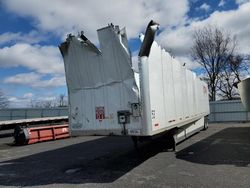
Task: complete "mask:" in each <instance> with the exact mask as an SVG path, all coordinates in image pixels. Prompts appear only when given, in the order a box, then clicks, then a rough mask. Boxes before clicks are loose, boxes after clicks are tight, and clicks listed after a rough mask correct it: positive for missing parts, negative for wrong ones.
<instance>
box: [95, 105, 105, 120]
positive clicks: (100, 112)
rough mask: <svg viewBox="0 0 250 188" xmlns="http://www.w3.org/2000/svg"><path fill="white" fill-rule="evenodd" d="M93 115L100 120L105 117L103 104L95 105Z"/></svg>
mask: <svg viewBox="0 0 250 188" xmlns="http://www.w3.org/2000/svg"><path fill="white" fill-rule="evenodd" d="M95 117H96V119H97V120H99V121H102V120H103V119H105V111H104V106H97V107H95Z"/></svg>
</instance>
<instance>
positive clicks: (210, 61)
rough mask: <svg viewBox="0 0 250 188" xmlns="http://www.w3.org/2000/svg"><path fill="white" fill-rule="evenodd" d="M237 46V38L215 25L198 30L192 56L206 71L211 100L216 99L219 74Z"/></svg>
mask: <svg viewBox="0 0 250 188" xmlns="http://www.w3.org/2000/svg"><path fill="white" fill-rule="evenodd" d="M235 47H236V40H235V38H232V37H231V35H230V34H229V33H225V32H224V31H222V30H220V29H219V28H217V27H215V26H207V27H204V28H203V29H199V30H196V31H195V33H194V45H193V47H192V49H191V53H192V57H193V59H194V60H195V61H197V62H198V63H199V64H200V65H201V66H202V67H203V68H204V69H205V71H206V76H207V78H206V79H207V80H208V82H207V83H208V87H209V97H210V100H211V101H215V100H216V91H217V86H218V82H219V79H218V78H219V74H220V73H221V71H222V70H223V69H224V67H225V65H226V63H227V62H228V60H229V58H230V57H232V55H233V53H234V50H235Z"/></svg>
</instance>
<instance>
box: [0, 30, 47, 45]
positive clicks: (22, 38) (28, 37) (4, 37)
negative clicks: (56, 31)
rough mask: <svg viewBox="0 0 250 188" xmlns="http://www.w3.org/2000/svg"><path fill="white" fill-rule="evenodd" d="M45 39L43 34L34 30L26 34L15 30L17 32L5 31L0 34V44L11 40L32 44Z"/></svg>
mask: <svg viewBox="0 0 250 188" xmlns="http://www.w3.org/2000/svg"><path fill="white" fill-rule="evenodd" d="M45 39H46V37H45V36H43V35H41V33H39V32H38V31H35V30H32V31H30V32H29V33H27V34H23V33H21V32H17V33H13V32H6V33H3V34H1V35H0V45H3V44H6V43H11V42H13V43H29V44H34V43H38V42H40V41H42V40H45Z"/></svg>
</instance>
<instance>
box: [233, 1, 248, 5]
mask: <svg viewBox="0 0 250 188" xmlns="http://www.w3.org/2000/svg"><path fill="white" fill-rule="evenodd" d="M247 2H250V0H236V3H237V4H240V5H241V4H244V3H247Z"/></svg>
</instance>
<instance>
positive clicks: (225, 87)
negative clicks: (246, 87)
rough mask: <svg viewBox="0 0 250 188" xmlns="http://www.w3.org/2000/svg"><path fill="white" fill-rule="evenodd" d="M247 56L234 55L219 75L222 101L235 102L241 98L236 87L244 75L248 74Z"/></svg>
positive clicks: (219, 93)
mask: <svg viewBox="0 0 250 188" xmlns="http://www.w3.org/2000/svg"><path fill="white" fill-rule="evenodd" d="M246 60H247V56H244V55H234V56H233V55H232V56H231V57H229V58H228V62H227V63H226V65H225V67H224V68H223V70H222V71H221V73H220V74H219V77H218V78H219V83H218V90H219V91H218V95H219V96H220V97H221V98H222V99H228V100H233V99H236V98H239V93H238V90H237V89H236V87H235V86H236V85H237V84H238V83H239V82H240V81H241V79H242V77H243V76H244V74H245V73H246V74H247V72H248V66H247V63H246Z"/></svg>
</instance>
